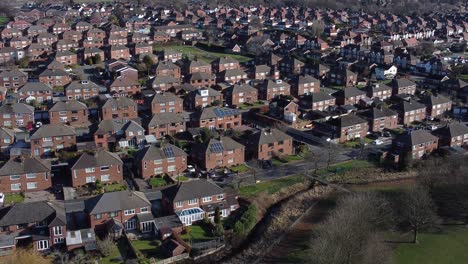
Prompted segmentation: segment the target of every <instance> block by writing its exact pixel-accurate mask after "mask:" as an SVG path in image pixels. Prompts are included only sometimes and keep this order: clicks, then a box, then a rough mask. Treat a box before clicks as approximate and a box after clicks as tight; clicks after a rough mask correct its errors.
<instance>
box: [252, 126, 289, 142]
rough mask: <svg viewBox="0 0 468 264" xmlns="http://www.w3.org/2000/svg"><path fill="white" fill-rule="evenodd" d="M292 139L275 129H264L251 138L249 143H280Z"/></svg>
mask: <svg viewBox="0 0 468 264" xmlns="http://www.w3.org/2000/svg"><path fill="white" fill-rule="evenodd" d="M290 139H292V138H291V137H290V136H288V135H287V134H286V133H284V132H283V131H281V130H278V129H275V128H271V129H262V130H260V131H257V132H255V133H254V134H252V135H251V136H250V137H249V141H251V142H254V143H255V144H257V145H264V144H270V143H276V142H279V141H285V140H290Z"/></svg>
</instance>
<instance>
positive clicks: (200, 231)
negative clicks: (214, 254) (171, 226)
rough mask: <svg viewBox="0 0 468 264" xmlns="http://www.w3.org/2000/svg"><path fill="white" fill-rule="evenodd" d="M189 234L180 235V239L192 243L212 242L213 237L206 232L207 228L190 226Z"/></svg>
mask: <svg viewBox="0 0 468 264" xmlns="http://www.w3.org/2000/svg"><path fill="white" fill-rule="evenodd" d="M188 229H189V232H188V233H184V234H181V235H180V237H181V238H182V239H183V240H184V241H187V242H190V240H191V241H192V243H193V242H204V241H209V240H213V239H214V238H215V237H214V236H213V235H212V234H211V231H209V230H207V227H203V226H200V225H192V226H189V227H188Z"/></svg>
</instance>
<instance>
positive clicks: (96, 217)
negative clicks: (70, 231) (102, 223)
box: [94, 214, 102, 220]
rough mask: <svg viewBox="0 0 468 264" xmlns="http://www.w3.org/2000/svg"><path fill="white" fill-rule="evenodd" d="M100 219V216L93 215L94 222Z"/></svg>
mask: <svg viewBox="0 0 468 264" xmlns="http://www.w3.org/2000/svg"><path fill="white" fill-rule="evenodd" d="M101 218H102V215H101V214H95V215H94V220H99V219H101Z"/></svg>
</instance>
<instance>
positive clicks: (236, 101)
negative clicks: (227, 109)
mask: <svg viewBox="0 0 468 264" xmlns="http://www.w3.org/2000/svg"><path fill="white" fill-rule="evenodd" d="M223 94H224V98H226V103H227V104H228V105H233V106H239V105H242V104H253V103H255V102H257V101H258V90H257V89H255V88H253V87H252V86H250V85H248V84H243V85H239V84H234V85H231V86H229V87H228V88H227V89H224V90H223Z"/></svg>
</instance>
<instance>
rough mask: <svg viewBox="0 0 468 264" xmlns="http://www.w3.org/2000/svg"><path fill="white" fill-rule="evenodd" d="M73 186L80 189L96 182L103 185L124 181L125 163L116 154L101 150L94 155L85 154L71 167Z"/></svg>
mask: <svg viewBox="0 0 468 264" xmlns="http://www.w3.org/2000/svg"><path fill="white" fill-rule="evenodd" d="M71 173H72V177H71V178H72V186H73V187H78V186H83V185H85V184H88V183H94V182H96V180H99V181H101V182H102V183H114V182H122V181H123V162H122V160H121V159H120V158H119V156H118V155H117V154H115V153H112V152H108V151H105V150H100V151H97V152H96V153H94V154H93V155H91V154H88V153H83V154H81V156H80V157H79V158H78V160H77V161H76V162H75V163H74V164H73V166H72V167H71Z"/></svg>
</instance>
